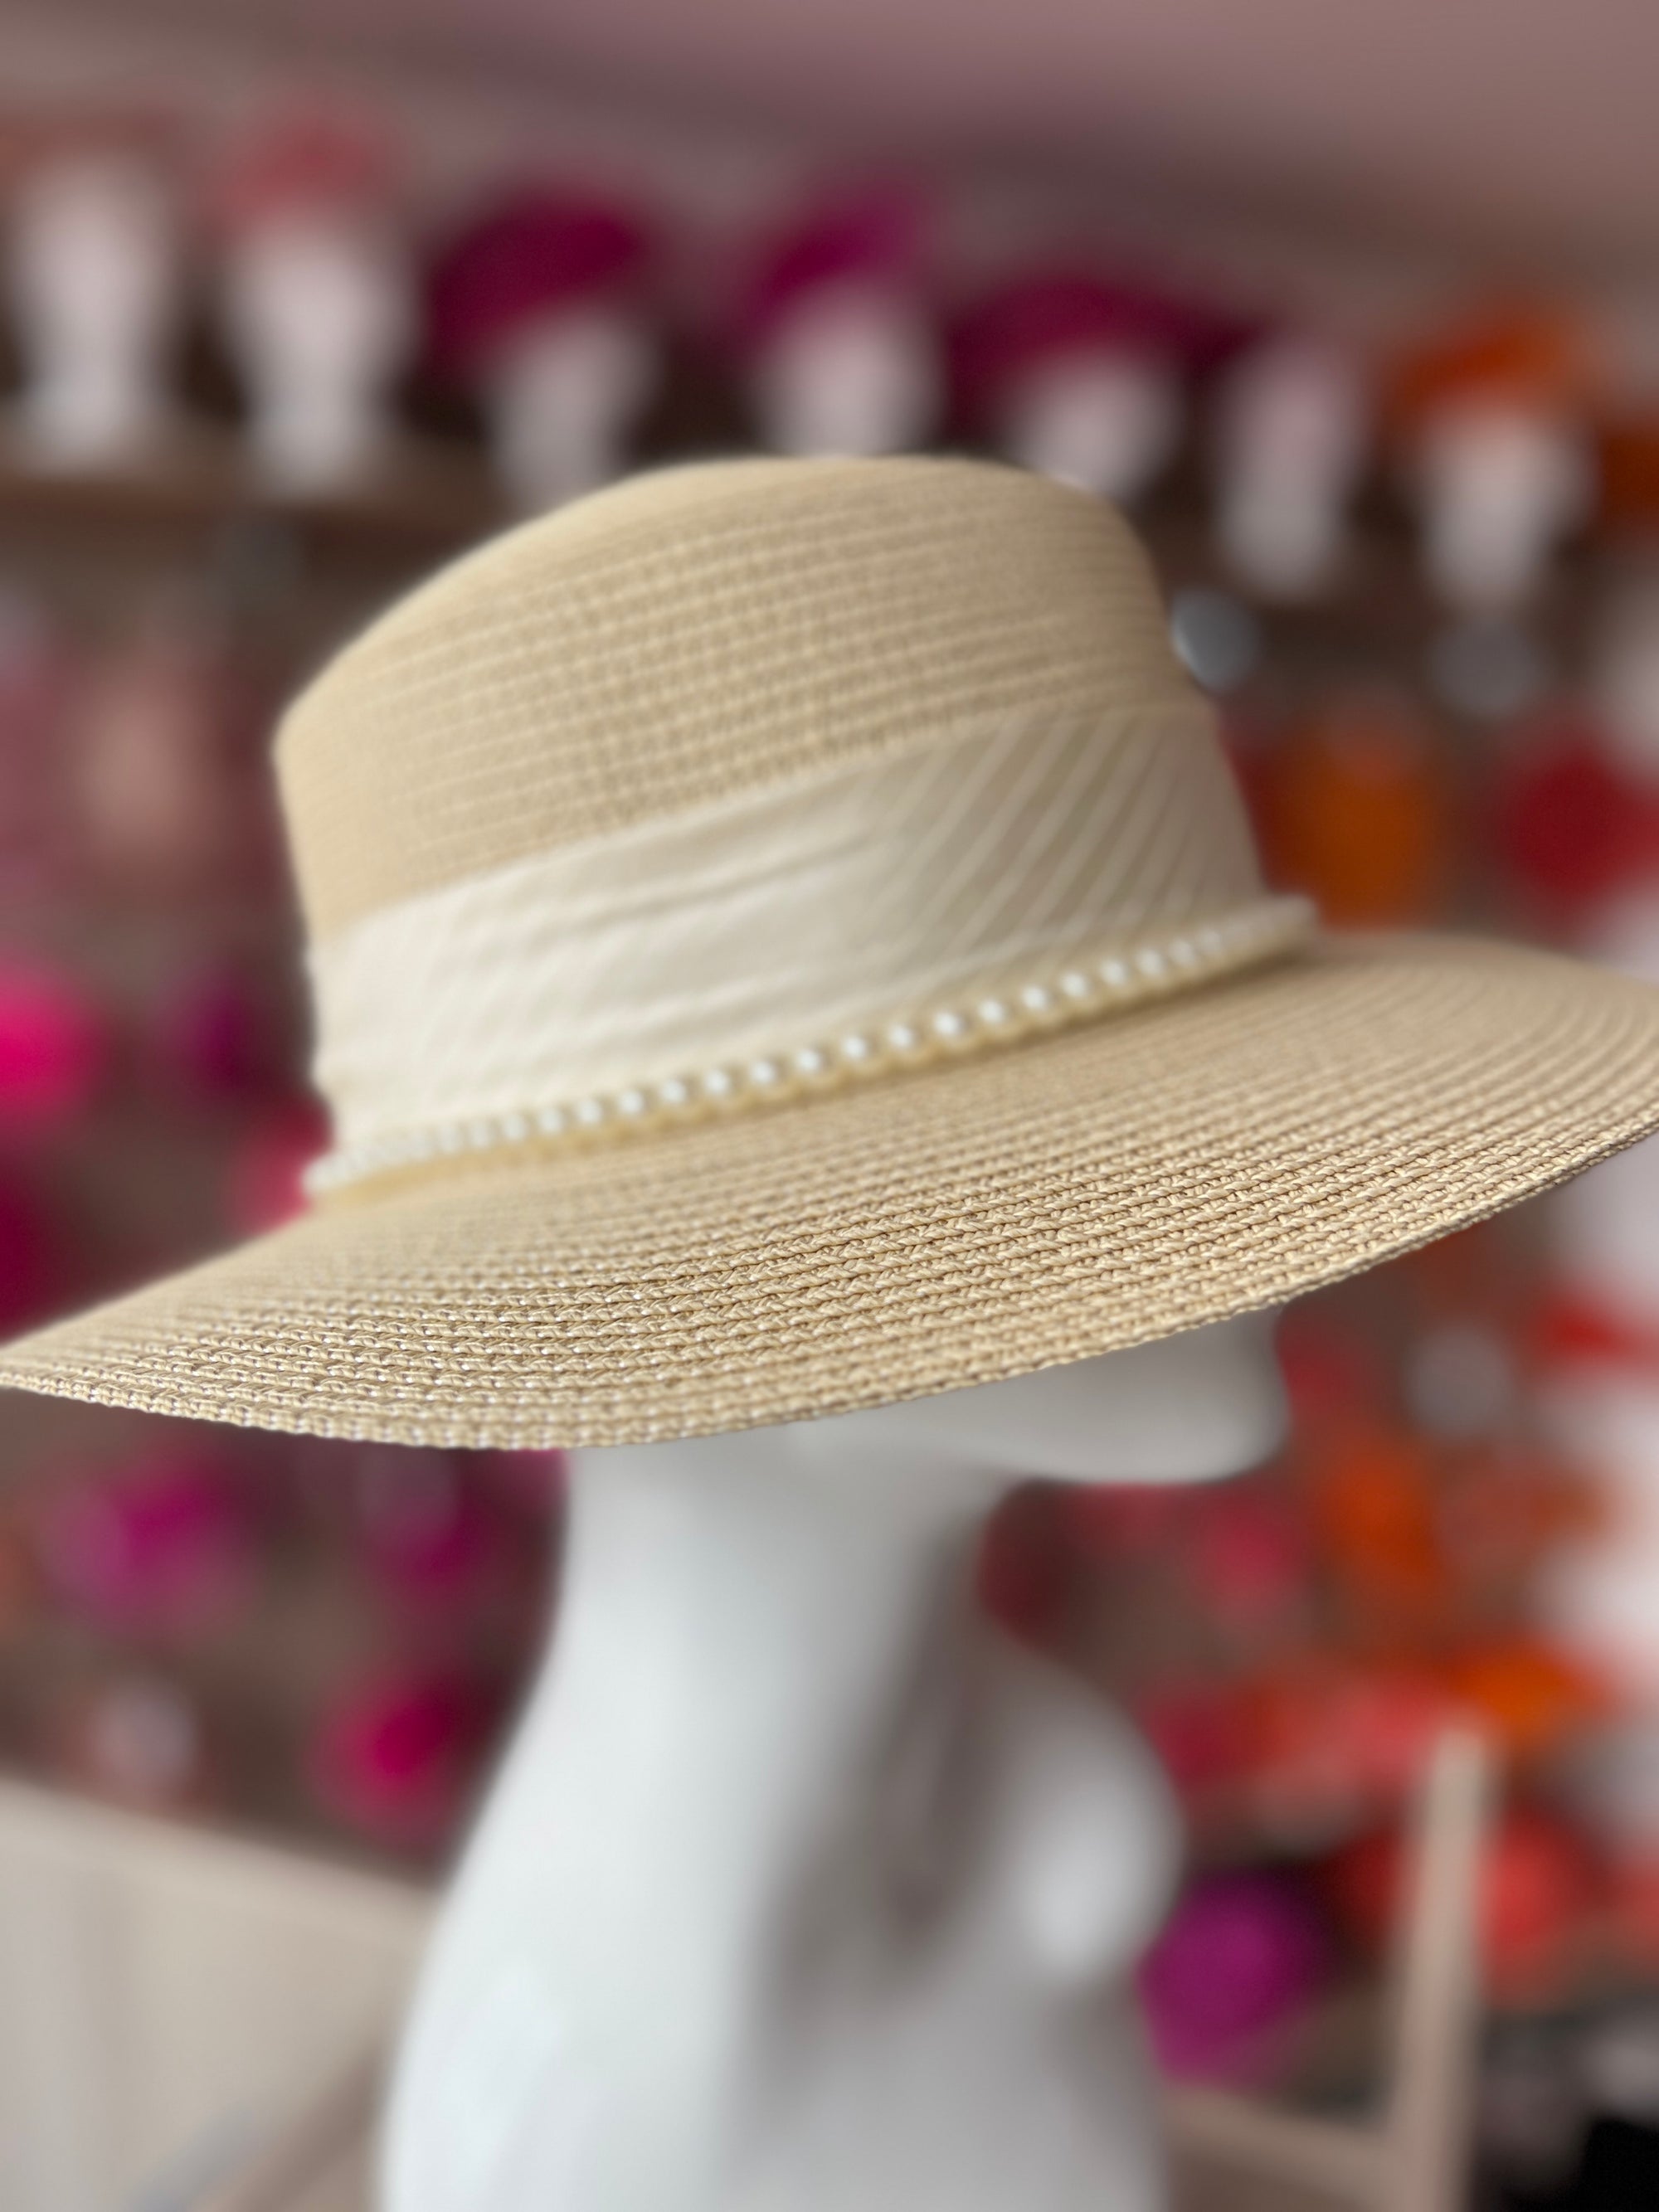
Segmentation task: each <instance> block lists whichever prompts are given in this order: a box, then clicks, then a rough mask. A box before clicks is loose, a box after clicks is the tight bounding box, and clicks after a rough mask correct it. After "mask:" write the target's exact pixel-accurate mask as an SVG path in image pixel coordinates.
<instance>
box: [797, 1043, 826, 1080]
mask: <svg viewBox="0 0 1659 2212" xmlns="http://www.w3.org/2000/svg"><path fill="white" fill-rule="evenodd" d="M791 1065H792V1066H793V1068H794V1071H795V1073H796V1074H797V1075H822V1074H823V1070H824V1066H825V1061H824V1057H823V1054H822V1053H821V1052H820V1051H819V1050H818V1048H817V1046H816V1045H815V1044H804V1045H803V1046H802V1047H801V1048H800V1050H799V1052H798V1053H796V1054H794V1055H793V1060H792V1061H791Z"/></svg>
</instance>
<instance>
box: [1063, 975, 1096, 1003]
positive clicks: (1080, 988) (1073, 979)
mask: <svg viewBox="0 0 1659 2212" xmlns="http://www.w3.org/2000/svg"><path fill="white" fill-rule="evenodd" d="M1060 989H1061V990H1062V991H1063V992H1064V993H1065V994H1066V997H1067V998H1068V999H1086V998H1087V997H1088V996H1089V993H1090V989H1091V985H1090V981H1089V979H1088V977H1087V976H1086V975H1084V974H1083V973H1082V971H1081V970H1080V969H1076V968H1068V969H1066V973H1065V974H1064V975H1062V976H1061V977H1060Z"/></svg>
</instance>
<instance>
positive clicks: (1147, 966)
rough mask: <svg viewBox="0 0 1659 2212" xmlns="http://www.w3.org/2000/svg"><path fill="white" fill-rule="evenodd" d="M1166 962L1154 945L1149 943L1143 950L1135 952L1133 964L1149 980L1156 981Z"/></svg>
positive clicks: (1161, 973) (1162, 972)
mask: <svg viewBox="0 0 1659 2212" xmlns="http://www.w3.org/2000/svg"><path fill="white" fill-rule="evenodd" d="M1167 964H1168V963H1166V961H1165V960H1164V955H1163V954H1162V953H1161V952H1160V951H1158V949H1157V947H1156V946H1155V945H1147V946H1146V949H1145V951H1140V952H1137V953H1136V955H1135V966H1136V967H1137V968H1139V970H1140V972H1141V974H1142V975H1144V976H1146V979H1147V981H1149V982H1156V981H1158V978H1159V977H1160V976H1161V975H1163V974H1164V969H1165V967H1166V966H1167Z"/></svg>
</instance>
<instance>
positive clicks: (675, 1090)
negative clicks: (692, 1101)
mask: <svg viewBox="0 0 1659 2212" xmlns="http://www.w3.org/2000/svg"><path fill="white" fill-rule="evenodd" d="M657 1096H658V1097H659V1098H660V1099H661V1101H662V1103H663V1104H664V1105H665V1106H684V1103H685V1102H686V1100H687V1099H688V1098H689V1097H690V1096H691V1093H690V1091H689V1090H688V1089H687V1088H686V1086H685V1085H684V1083H682V1082H681V1080H680V1079H679V1077H678V1075H671V1076H670V1077H669V1079H668V1080H667V1082H666V1083H659V1085H657Z"/></svg>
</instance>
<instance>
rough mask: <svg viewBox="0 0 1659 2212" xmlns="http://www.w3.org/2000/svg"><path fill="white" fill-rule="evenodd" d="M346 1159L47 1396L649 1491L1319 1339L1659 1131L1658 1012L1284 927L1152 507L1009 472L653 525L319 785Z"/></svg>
mask: <svg viewBox="0 0 1659 2212" xmlns="http://www.w3.org/2000/svg"><path fill="white" fill-rule="evenodd" d="M278 757H279V763H280V769H281V775H282V782H283V796H284V801H285V805H286V808H287V812H288V817H289V828H290V831H291V835H292V841H293V847H294V854H295V864H296V867H297V871H298V876H299V881H300V886H301V895H302V898H303V903H304V907H305V910H306V915H307V921H308V924H309V927H310V932H311V937H312V955H311V957H312V966H313V979H314V984H315V989H316V994H317V1006H318V1036H319V1047H318V1060H317V1067H318V1077H319V1083H320V1084H321V1085H322V1087H323V1089H324V1091H325V1092H326V1094H327V1095H328V1097H329V1099H330V1102H331V1106H332V1108H333V1111H334V1122H335V1131H336V1148H335V1150H334V1152H332V1153H331V1155H330V1156H329V1158H327V1159H326V1160H325V1161H324V1162H323V1163H322V1164H320V1167H319V1170H318V1171H317V1172H316V1175H315V1178H314V1181H315V1203H314V1205H313V1208H312V1210H311V1212H309V1213H308V1214H307V1215H306V1216H305V1217H304V1218H301V1219H300V1220H299V1221H297V1222H295V1223H293V1224H291V1225H289V1226H287V1227H285V1228H283V1229H282V1230H280V1231H277V1232H276V1233H275V1234H274V1235H271V1236H269V1237H264V1238H261V1239H260V1240H258V1242H256V1243H252V1244H249V1245H247V1246H245V1247H244V1248H243V1249H240V1250H239V1251H235V1252H233V1253H231V1254H229V1255H228V1256H226V1257H223V1258H221V1259H217V1260H214V1261H210V1262H209V1263H208V1264H207V1265H205V1266H204V1267H197V1268H196V1269H194V1270H193V1271H192V1272H191V1273H187V1274H185V1275H183V1276H180V1277H179V1278H177V1279H174V1280H173V1281H170V1282H167V1283H163V1284H161V1285H158V1286H156V1287H155V1288H153V1289H149V1290H146V1291H140V1292H138V1293H137V1294H136V1295H133V1296H131V1297H125V1298H122V1299H119V1300H118V1301H117V1302H116V1303H115V1304H112V1305H108V1306H106V1307H104V1308H103V1309H102V1310H100V1311H97V1312H94V1313H93V1314H90V1315H88V1316H84V1317H83V1318H81V1319H78V1320H75V1321H70V1322H65V1323H63V1324H61V1325H59V1326H58V1327H55V1328H50V1329H47V1330H46V1331H45V1332H44V1333H42V1334H39V1335H36V1336H34V1337H33V1338H31V1339H28V1340H26V1341H25V1342H23V1343H21V1344H20V1345H18V1346H15V1347H14V1348H13V1349H11V1350H10V1351H9V1352H7V1353H5V1354H4V1355H3V1357H0V1377H3V1378H4V1379H7V1380H9V1381H11V1382H13V1383H21V1384H23V1385H26V1386H27V1387H29V1388H32V1389H40V1390H47V1391H56V1392H59V1393H62V1394H64V1395H69V1396H73V1397H80V1398H88V1399H94V1400H100V1401H106V1402H110V1403H114V1404H119V1405H127V1406H138V1407H148V1408H150V1409H152V1410H155V1411H160V1412H169V1413H184V1414H191V1415H196V1416H201V1417H206V1418H209V1419H222V1420H231V1421H239V1422H245V1423H250V1424H252V1425H258V1426H261V1427H270V1428H277V1429H295V1430H301V1431H313V1432H316V1433H319V1434H325V1435H340V1436H356V1437H382V1438H388V1439H392V1440H398V1441H405V1442H409V1443H456V1444H487V1445H530V1444H543V1445H545V1444H553V1443H619V1442H624V1441H637V1440H645V1439H649V1438H653V1437H676V1436H683V1435H692V1434H697V1433H700V1432H707V1431H717V1430H721V1429H726V1428H737V1427H742V1426H744V1425H751V1424H757V1423H763V1422H769V1421H782V1420H787V1419H797V1418H800V1417H804V1416H810V1415H815V1414H823V1413H836V1412H838V1411H841V1410H843V1409H846V1408H850V1407H857V1406H863V1405H869V1404H874V1403H879V1402H884V1401H891V1400H895V1399H899V1398H907V1397H914V1396H919V1395H925V1394H927V1393H929V1392H933V1391H939V1390H946V1389H954V1388H957V1387H959V1386H962V1385H965V1384H969V1383H980V1382H986V1381H990V1380H993V1379H995V1378H998V1377H1001V1376H1009V1375H1014V1374H1018V1373H1022V1372H1025V1371H1028V1370H1031V1369H1034V1368H1038V1367H1042V1366H1045V1365H1048V1364H1053V1363H1055V1362H1060V1361H1065V1360H1074V1359H1080V1358H1086V1357H1089V1356H1091V1355H1093V1354H1096V1353H1100V1352H1108V1351H1110V1350H1113V1349H1115V1347H1117V1346H1124V1345H1130V1344H1134V1343H1138V1342H1140V1341H1143V1340H1146V1339H1148V1338H1152V1337H1156V1336H1160V1335H1164V1334H1169V1333H1170V1332H1173V1331H1175V1330H1177V1329H1183V1328H1191V1327H1193V1326H1194V1325H1195V1324H1197V1323H1199V1322H1207V1321H1212V1320H1214V1319H1216V1318H1218V1316H1223V1315H1228V1314H1236V1313H1238V1312H1241V1311H1243V1310H1246V1309H1248V1308H1250V1307H1255V1306H1262V1305H1267V1304H1275V1303H1277V1302H1279V1301H1280V1300H1283V1299H1285V1298H1289V1297H1293V1296H1294V1295H1295V1294H1296V1293H1297V1292H1298V1291H1305V1290H1307V1289H1309V1288H1310V1287H1311V1286H1312V1285H1315V1284H1317V1283H1322V1282H1328V1281H1329V1280H1331V1279H1333V1278H1334V1277H1336V1276H1340V1275H1344V1274H1346V1273H1350V1272H1352V1270H1354V1269H1357V1268H1360V1267H1367V1266H1369V1265H1370V1264H1371V1263H1372V1262H1373V1261H1377V1260H1381V1259H1383V1258H1384V1257H1386V1256H1387V1255H1389V1254H1390V1253H1395V1252H1399V1251H1401V1250H1403V1249H1406V1248H1407V1247H1408V1246H1411V1245H1413V1244H1417V1243H1422V1242H1423V1241H1424V1240H1425V1239H1426V1238H1429V1237H1437V1236H1439V1235H1440V1234H1442V1233H1443V1231H1448V1230H1451V1229H1455V1228H1457V1227H1459V1226H1460V1225H1462V1224H1463V1223H1466V1222H1468V1221H1472V1220H1474V1219H1475V1218H1477V1217H1479V1216H1480V1215H1483V1214H1486V1213H1490V1212H1492V1211H1494V1210H1495V1209H1496V1208H1498V1207H1499V1206H1505V1205H1508V1204H1510V1203H1511V1202H1512V1201H1513V1200H1516V1199H1520V1198H1524V1197H1526V1196H1527V1195H1528V1194H1529V1193H1531V1192H1534V1191H1537V1190H1541V1189H1542V1188H1544V1187H1545V1186H1546V1185H1547V1184H1549V1183H1553V1182H1557V1181H1559V1179H1560V1178H1561V1177H1563V1176H1568V1175H1571V1174H1572V1173H1573V1172H1574V1171H1575V1170H1577V1169H1579V1168H1582V1167H1584V1166H1586V1165H1587V1164H1589V1162H1591V1161H1592V1160H1595V1159H1597V1158H1600V1157H1601V1155H1603V1154H1604V1153H1607V1152H1612V1151H1613V1150H1614V1149H1615V1148H1616V1147H1617V1146H1620V1145H1623V1144H1626V1143H1627V1142H1629V1141H1630V1140H1631V1139H1633V1138H1636V1137H1638V1136H1640V1135H1642V1134H1644V1133H1645V1132H1646V1131H1648V1130H1649V1129H1650V1128H1652V1127H1654V1126H1655V1125H1656V1123H1659V995H1656V994H1654V993H1653V992H1651V991H1650V990H1649V989H1647V988H1646V987H1643V986H1642V985H1639V984H1637V983H1634V982H1632V981H1628V980H1626V979H1624V978H1621V977H1619V976H1615V975H1609V974H1601V973H1598V972H1595V971H1592V970H1590V969H1586V968H1583V967H1579V966H1577V965H1575V964H1573V963H1570V962H1567V961H1564V960H1559V959H1556V958H1553V957H1547V956H1545V955H1542V954H1538V953H1533V952H1528V951H1517V950H1513V949H1504V948H1501V947H1498V946H1495V945H1465V944H1458V943H1454V942H1440V941H1432V940H1422V939H1399V940H1394V941H1373V942H1357V941H1346V942H1345V941H1340V940H1337V941H1333V940H1330V939H1325V938H1322V937H1321V936H1320V934H1319V933H1317V930H1316V927H1315V926H1314V923H1313V921H1312V919H1311V917H1310V915H1309V914H1308V912H1307V910H1306V909H1305V908H1304V907H1303V906H1302V904H1301V903H1300V902H1296V901H1292V900H1285V899H1277V898H1273V897H1271V896H1268V895H1267V892H1266V891H1265V890H1264V889H1263V887H1262V884H1261V879H1260V877H1259V875H1258V872H1257V868H1256V862H1255V855H1254V853H1253V851H1252V848H1251V845H1250V841H1249V834H1248V831H1247V829H1246V826H1245V823H1244V821H1243V815H1242V813H1241V811H1240V808H1239V805H1238V803H1237V798H1236V795H1235V793H1234V789H1233V785H1232V782H1231V777H1230V775H1229V773H1228V770H1227V769H1226V766H1225V763H1224V761H1223V758H1222V755H1221V753H1220V750H1219V749H1218V744H1217V740H1216V737H1215V732H1214V728H1213V722H1212V715H1211V714H1210V712H1209V710H1208V709H1207V708H1206V706H1205V705H1204V703H1203V702H1202V701H1201V699H1200V697H1199V696H1198V695H1197V694H1196V693H1195V692H1194V690H1193V689H1192V687H1191V686H1190V685H1189V684H1188V682H1187V681H1186V679H1185V678H1184V677H1183V676H1182V673H1181V671H1180V670H1179V669H1178V667H1177V666H1176V663H1175V661H1174V660H1173V659H1172V658H1171V655H1170V649H1169V646H1168V643H1167V641H1166V630H1165V624H1164V617H1163V614H1162V611H1161V610H1160V607H1159V605H1158V597H1157V594H1156V592H1155V590H1154V588H1153V585H1152V579H1151V576H1150V574H1149V573H1148V569H1147V566H1146V561H1145V559H1144V557H1143V556H1142V554H1141V552H1140V550H1139V547H1138V545H1137V544H1136V542H1135V539H1134V538H1133V536H1132V534H1131V533H1130V532H1129V531H1128V529H1127V526H1125V525H1124V523H1123V522H1122V521H1121V520H1120V519H1119V518H1118V517H1117V516H1116V515H1115V513H1112V512H1111V511H1110V510H1109V509H1108V508H1106V507H1103V506H1102V505H1101V504H1099V503H1098V502H1097V501H1092V500H1090V499H1088V498H1086V497H1085V496H1083V495H1080V494H1078V493H1075V492H1071V491H1067V490H1065V489H1061V488H1060V487H1059V486H1056V485H1054V484H1052V483H1046V482H1044V481H1042V480H1041V479H1039V478H1037V477H1030V476H1024V475H1021V474H1019V473H1018V472H1016V471H1011V470H1005V469H1001V468H996V467H990V466H987V465H981V464H978V463H971V462H966V461H955V460H947V461H939V460H922V459H915V460H909V459H907V460H883V461H857V462H848V461H805V462H802V461H744V462H737V463H730V464H721V465H712V466H707V467H698V468H688V469H683V470H678V471H670V472H667V473H665V474H661V475H658V476H652V477H643V478H641V479H639V480H636V481H635V482H633V483H629V484H626V485H624V486H623V487H621V488H620V489H616V490H612V491H609V492H605V493H603V494H601V495H599V496H597V497H595V498H592V499H590V500H586V501H583V502H581V503H580V504H578V505H575V506H573V507H568V508H566V509H565V510H563V511H562V513H558V514H556V515H554V516H552V517H550V518H549V519H547V520H541V521H538V522H534V523H532V524H530V525H529V526H526V527H525V528H523V529H520V530H518V531H515V532H512V533H511V534H510V535H508V536H507V537H505V538H501V539H499V540H497V541H496V542H495V544H490V545H487V546H485V547H484V548H483V550H481V551H479V552H477V553H475V554H473V555H472V556H470V557H469V558H467V559H465V560H464V561H462V562H459V564H458V565H457V566H456V567H454V568H451V569H449V570H447V572H446V573H444V574H441V575H440V576H438V577H437V578H436V579H435V580H434V581H433V582H431V583H429V584H428V585H427V586H425V587H424V588H423V589H422V590H420V591H419V592H416V593H415V594H414V596H413V597H411V598H410V599H408V600H406V601H405V602H404V604H403V605H400V606H398V607H397V608H394V609H393V610H392V612H391V613H390V614H388V615H387V616H386V617H384V618H383V619H382V620H381V621H380V622H379V623H376V624H375V625H374V627H373V628H372V629H370V630H368V633H367V634H366V635H364V636H362V638H360V639H359V640H358V641H356V643H355V644H353V645H351V646H350V647H348V648H347V649H346V651H345V652H344V653H342V654H341V656H340V657H339V659H337V661H336V662H335V663H334V664H333V665H332V666H331V668H329V669H327V670H326V671H325V672H324V674H323V675H322V676H321V677H320V678H319V680H318V681H317V682H316V683H315V684H313V687H312V688H311V690H309V691H307V693H306V694H305V696H303V697H302V698H301V700H300V701H299V702H298V703H297V704H296V705H295V708H293V710H292V711H291V713H290V714H289V717H288V720H287V722H286V724H285V726H284V728H283V732H282V736H281V740H280V744H279V748H278Z"/></svg>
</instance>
